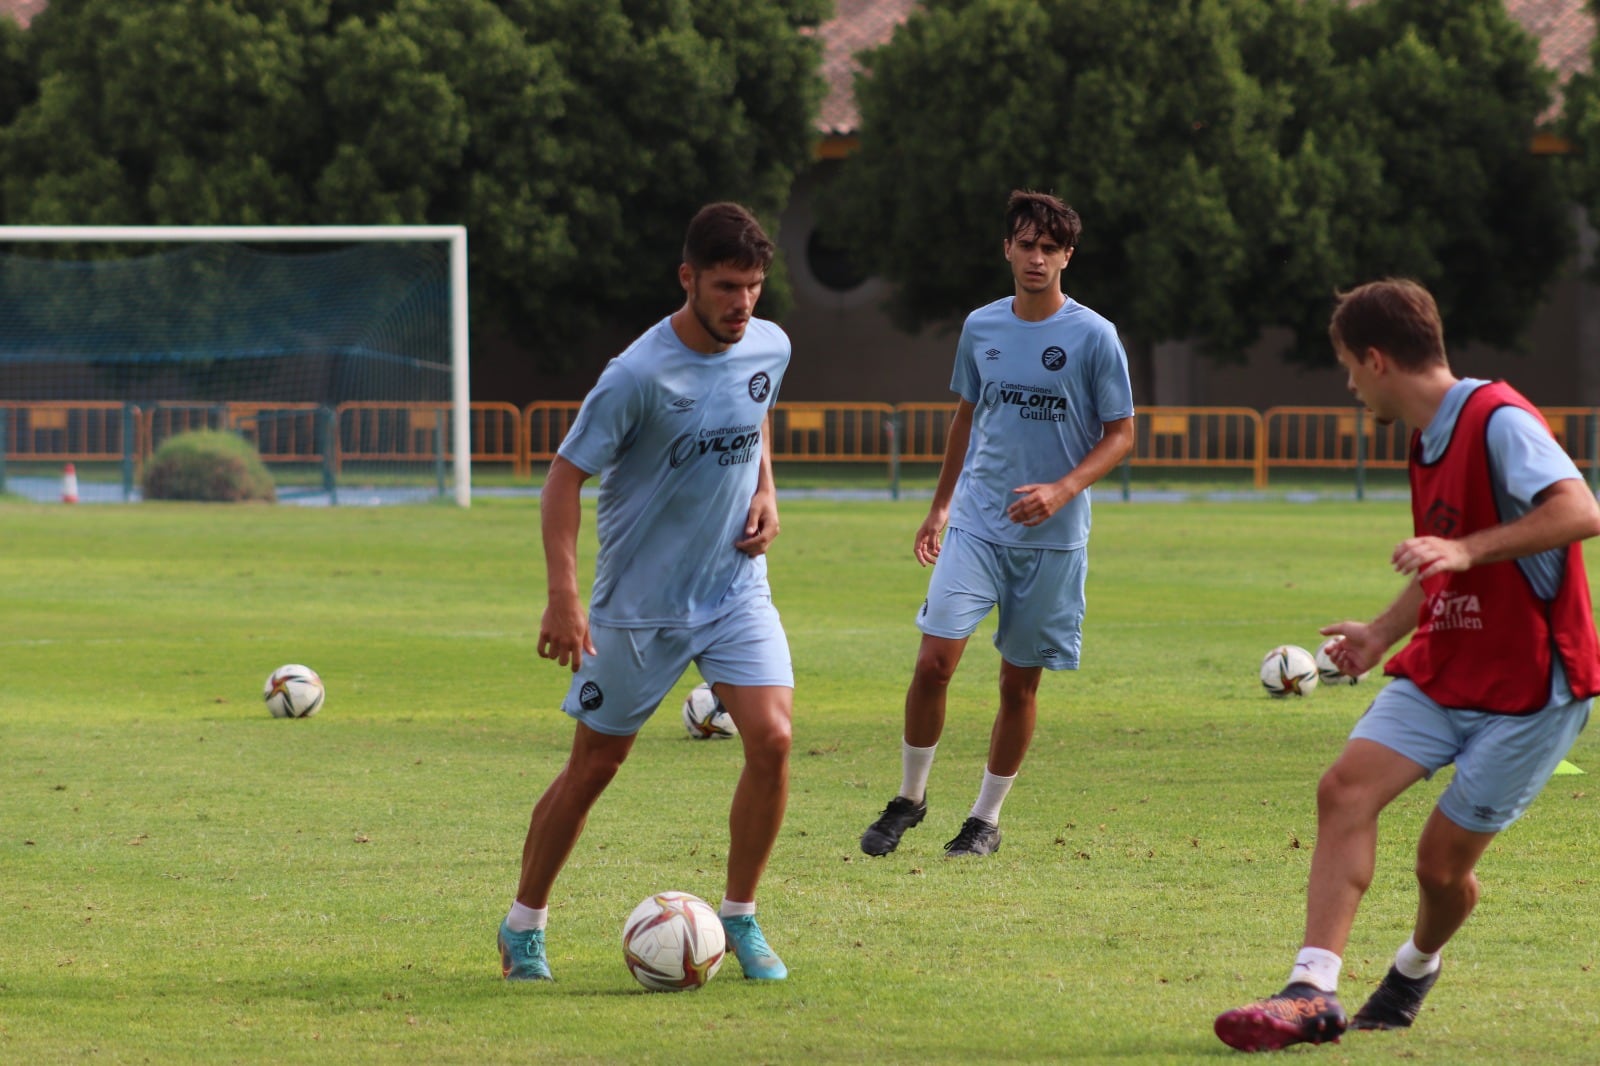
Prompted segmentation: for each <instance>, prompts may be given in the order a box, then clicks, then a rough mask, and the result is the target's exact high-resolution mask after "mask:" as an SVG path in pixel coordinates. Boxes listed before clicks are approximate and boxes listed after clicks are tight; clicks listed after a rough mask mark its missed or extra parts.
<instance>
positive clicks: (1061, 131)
mask: <svg viewBox="0 0 1600 1066" xmlns="http://www.w3.org/2000/svg"><path fill="white" fill-rule="evenodd" d="M866 65H867V68H868V70H867V74H866V75H865V76H864V77H863V78H862V79H860V80H859V81H858V83H857V91H856V95H857V100H858V102H859V105H860V108H861V113H862V129H861V150H860V152H859V153H858V154H857V155H856V156H855V157H853V158H852V159H851V160H849V161H848V162H847V164H846V165H845V167H844V168H843V170H842V173H841V174H840V175H839V178H838V180H837V181H836V182H835V183H834V185H833V186H832V187H831V188H830V189H829V190H828V191H827V194H826V196H827V200H828V203H829V204H830V212H831V214H832V215H833V216H834V218H835V219H836V221H837V223H838V229H837V233H836V237H837V238H838V239H842V240H847V241H849V242H851V244H852V245H853V248H854V250H855V252H856V253H857V254H858V255H859V256H861V257H863V258H864V259H865V260H866V261H867V262H868V263H869V264H870V265H871V267H872V268H873V269H875V270H877V271H878V272H880V273H883V274H885V275H887V276H888V277H890V278H891V279H892V280H893V281H895V282H896V283H897V286H896V294H895V296H894V298H893V301H894V302H893V306H892V310H894V311H895V312H896V313H897V316H898V318H899V319H900V320H901V321H902V322H903V323H905V324H907V325H911V326H920V325H924V324H929V323H935V322H949V321H952V320H954V321H959V318H960V316H961V315H963V314H964V313H965V312H966V311H967V310H968V309H970V308H971V307H973V306H975V305H977V304H979V303H982V302H984V301H987V300H989V299H992V298H993V297H994V295H995V294H996V293H997V292H1000V291H1004V290H1005V289H1006V288H1008V287H1009V278H1008V276H1007V275H1006V274H1005V270H1004V265H1003V263H1002V261H1001V258H1000V243H1001V238H1002V237H1003V234H1002V233H1001V232H999V227H1000V220H1001V213H1002V205H1003V202H1004V198H1005V196H1006V194H1007V192H1008V191H1009V190H1010V189H1012V188H1016V187H1031V188H1038V189H1044V190H1048V191H1053V192H1056V193H1057V194H1059V195H1061V196H1062V197H1063V198H1064V199H1066V200H1067V201H1068V202H1070V203H1072V204H1073V205H1074V206H1075V207H1077V208H1078V210H1079V212H1080V213H1081V214H1082V215H1083V218H1084V235H1083V240H1082V242H1081V244H1080V246H1079V251H1078V253H1077V255H1076V256H1075V257H1074V259H1073V261H1072V265H1071V266H1070V267H1069V269H1068V274H1067V284H1068V287H1069V289H1070V290H1071V291H1072V293H1073V294H1074V295H1075V296H1077V297H1078V298H1079V299H1081V300H1083V302H1085V303H1088V304H1090V305H1091V306H1094V307H1096V308H1097V309H1098V310H1101V311H1102V312H1104V313H1106V314H1107V315H1108V317H1110V318H1112V319H1113V320H1114V321H1115V322H1117V324H1118V326H1119V327H1120V328H1121V330H1122V331H1123V333H1124V335H1125V337H1127V338H1129V339H1130V341H1131V342H1132V345H1131V346H1133V347H1136V348H1137V347H1143V346H1144V345H1147V344H1149V343H1153V342H1161V341H1181V340H1189V341H1194V342H1196V343H1197V344H1199V345H1200V346H1201V347H1202V348H1203V349H1204V350H1206V351H1208V352H1210V353H1211V354H1213V355H1215V356H1217V357H1220V358H1241V357H1242V354H1243V349H1244V348H1245V346H1247V345H1248V344H1250V343H1251V342H1252V341H1253V340H1255V339H1256V338H1257V337H1258V336H1259V335H1260V333H1261V331H1262V330H1263V329H1265V328H1267V327H1272V326H1287V327H1290V328H1291V330H1292V331H1293V334H1292V335H1293V338H1294V340H1293V342H1292V344H1291V346H1290V349H1291V351H1292V352H1293V354H1295V355H1297V356H1299V357H1301V358H1304V359H1312V360H1316V361H1322V360H1325V359H1326V358H1327V346H1326V333H1325V329H1326V322H1327V312H1328V309H1329V307H1330V302H1331V296H1332V294H1333V292H1334V290H1335V289H1336V288H1339V287H1346V286H1349V285H1351V284H1354V283H1357V282H1359V281H1363V280H1367V279H1369V278H1372V277H1375V276H1380V275H1384V274H1390V273H1403V274H1408V275H1412V276H1415V277H1417V278H1419V279H1420V280H1422V281H1424V282H1425V283H1427V284H1429V285H1431V286H1433V287H1434V288H1435V290H1436V291H1437V292H1438V293H1439V295H1440V298H1441V303H1442V305H1443V306H1444V308H1445V311H1446V315H1447V321H1448V322H1449V324H1450V326H1451V329H1452V337H1453V338H1454V339H1455V340H1456V341H1458V342H1459V341H1467V340H1485V341H1491V342H1494V343H1497V344H1513V343H1515V341H1516V340H1517V337H1518V335H1519V333H1520V331H1521V330H1522V328H1523V327H1524V326H1525V325H1526V324H1527V322H1528V320H1529V319H1530V318H1531V315H1532V311H1533V309H1534V307H1535V306H1536V303H1537V301H1538V299H1539V297H1540V296H1541V295H1542V294H1543V293H1544V291H1545V290H1546V288H1547V286H1548V283H1549V282H1550V281H1551V279H1552V278H1553V276H1554V273H1555V271H1556V270H1557V269H1558V268H1559V266H1560V263H1561V260H1562V258H1563V255H1564V253H1565V249H1566V242H1567V241H1568V239H1569V235H1568V229H1567V226H1566V223H1565V221H1564V219H1563V217H1562V208H1561V200H1560V196H1559V189H1558V186H1557V183H1556V177H1555V175H1553V174H1552V173H1551V172H1550V170H1549V168H1548V167H1546V166H1545V165H1544V163H1543V161H1541V160H1539V159H1536V158H1534V157H1532V156H1531V155H1530V153H1529V146H1530V143H1531V139H1532V134H1533V132H1534V129H1535V123H1536V119H1537V116H1538V115H1539V113H1540V112H1541V111H1542V110H1543V109H1544V107H1545V106H1546V103H1547V102H1548V99H1549V97H1548V89H1549V78H1548V75H1547V74H1546V73H1545V72H1543V71H1542V70H1541V69H1540V68H1539V67H1538V66H1537V55H1536V49H1535V46H1534V43H1533V42H1532V40H1531V39H1530V38H1529V37H1528V35H1527V34H1526V33H1525V32H1523V31H1522V30H1521V29H1520V28H1519V27H1518V26H1517V25H1516V24H1515V23H1513V22H1512V21H1511V20H1510V19H1509V17H1508V16H1507V15H1506V13H1505V11H1504V9H1503V7H1502V5H1501V4H1500V3H1499V2H1498V0H1372V2H1371V3H1368V4H1363V5H1361V6H1359V7H1355V8H1346V7H1345V6H1344V5H1343V4H1340V3H1336V2H1334V0H1185V2H1181V3H1172V4H1147V3H1143V2H1140V0H929V2H928V3H927V4H926V5H925V10H924V11H923V12H922V13H921V14H917V15H914V16H913V17H912V18H911V19H910V20H909V21H908V22H907V24H906V25H905V27H903V29H902V30H901V31H900V32H899V33H898V34H897V35H896V36H895V38H894V39H893V40H891V41H890V42H889V43H888V44H887V45H885V46H883V47H881V48H879V49H877V50H875V51H873V52H871V53H869V54H868V56H867V57H866Z"/></svg>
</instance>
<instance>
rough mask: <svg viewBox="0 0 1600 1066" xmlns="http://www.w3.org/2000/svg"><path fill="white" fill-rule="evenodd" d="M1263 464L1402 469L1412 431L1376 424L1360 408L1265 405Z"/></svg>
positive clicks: (1393, 425)
mask: <svg viewBox="0 0 1600 1066" xmlns="http://www.w3.org/2000/svg"><path fill="white" fill-rule="evenodd" d="M1262 421H1263V422H1265V424H1266V433H1267V438H1266V440H1267V448H1266V465H1267V466H1268V467H1269V468H1270V467H1288V468H1295V467H1298V468H1302V469H1306V468H1310V469H1319V470H1350V469H1354V468H1355V467H1356V466H1357V465H1363V466H1365V467H1367V468H1368V469H1373V470H1403V469H1405V465H1406V457H1407V454H1408V452H1409V450H1410V445H1411V431H1410V430H1409V429H1407V428H1406V427H1405V426H1404V425H1403V424H1402V423H1399V422H1395V423H1391V424H1390V425H1387V426H1382V425H1379V424H1378V422H1377V420H1376V419H1374V418H1373V417H1372V412H1370V411H1366V410H1363V409H1361V408H1359V407H1269V408H1268V409H1267V411H1266V413H1265V414H1264V415H1263V416H1262Z"/></svg>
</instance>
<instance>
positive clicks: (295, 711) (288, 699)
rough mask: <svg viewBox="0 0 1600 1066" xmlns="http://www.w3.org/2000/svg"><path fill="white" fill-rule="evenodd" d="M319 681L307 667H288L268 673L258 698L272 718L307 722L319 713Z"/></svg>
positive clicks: (313, 671)
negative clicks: (304, 720)
mask: <svg viewBox="0 0 1600 1066" xmlns="http://www.w3.org/2000/svg"><path fill="white" fill-rule="evenodd" d="M326 695H327V692H326V690H325V689H324V688H323V687H322V678H320V677H318V676H317V672H316V671H315V670H313V669H311V667H309V666H301V665H300V664H299V663H290V664H289V665H288V666H280V667H278V668H277V669H276V670H274V671H272V676H270V677H268V678H267V684H266V687H265V688H263V689H262V691H261V698H262V699H264V700H266V701H267V710H269V711H271V712H272V717H274V718H310V717H311V716H312V715H314V714H316V713H317V712H318V711H319V710H321V709H322V700H323V697H324V696H326Z"/></svg>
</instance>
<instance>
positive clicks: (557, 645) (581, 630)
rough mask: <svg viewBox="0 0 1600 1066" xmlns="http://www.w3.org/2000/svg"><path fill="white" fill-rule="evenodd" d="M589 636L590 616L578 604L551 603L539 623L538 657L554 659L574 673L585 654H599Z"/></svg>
mask: <svg viewBox="0 0 1600 1066" xmlns="http://www.w3.org/2000/svg"><path fill="white" fill-rule="evenodd" d="M598 654H599V652H597V651H596V650H595V647H594V639H593V638H592V637H590V636H589V617H588V615H586V614H584V612H583V608H582V607H578V606H576V605H566V604H556V603H552V604H550V605H549V606H547V607H545V609H544V617H543V618H542V619H540V620H539V657H540V658H541V659H554V660H555V661H556V662H558V663H560V664H561V665H562V666H566V667H569V668H570V669H571V670H572V672H573V673H577V672H578V667H579V666H582V665H583V657H584V656H585V655H598Z"/></svg>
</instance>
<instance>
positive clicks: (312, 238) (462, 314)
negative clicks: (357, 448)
mask: <svg viewBox="0 0 1600 1066" xmlns="http://www.w3.org/2000/svg"><path fill="white" fill-rule="evenodd" d="M372 242H379V243H381V242H409V243H418V242H438V243H444V244H446V245H447V246H448V254H449V264H448V270H449V305H450V306H449V342H448V343H449V350H450V362H449V366H450V394H451V395H450V410H451V419H450V421H451V436H450V440H451V451H452V453H453V474H454V478H453V480H454V482H455V502H456V503H457V504H459V505H460V506H462V507H469V506H471V502H472V436H471V432H472V426H471V395H470V381H469V373H468V321H467V230H466V227H465V226H460V225H453V226H452V225H419V226H0V243H4V244H7V245H14V244H29V243H78V244H93V243H113V244H202V243H230V244H244V243H257V244H260V243H296V244H301V243H329V244H334V243H338V244H354V243H372Z"/></svg>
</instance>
